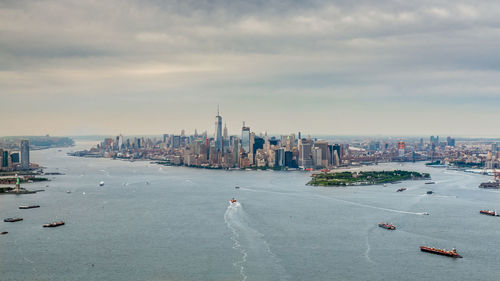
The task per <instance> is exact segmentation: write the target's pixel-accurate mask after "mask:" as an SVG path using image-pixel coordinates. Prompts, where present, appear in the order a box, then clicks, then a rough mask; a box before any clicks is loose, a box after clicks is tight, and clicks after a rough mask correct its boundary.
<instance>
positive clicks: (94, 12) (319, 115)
mask: <svg viewBox="0 0 500 281" xmlns="http://www.w3.org/2000/svg"><path fill="white" fill-rule="evenodd" d="M499 49H500V2H498V1H488V0H485V1H444V0H441V1H426V0H422V1H399V0H398V1H391V0H379V1H352V0H350V1H347V0H346V1H319V0H318V1H303V0H300V1H292V0H290V1H286V0H276V1H273V0H271V1H250V0H245V1H243V0H215V1H208V0H205V1H201V0H200V1H190V0H180V1H153V0H137V1H134V0H120V1H115V0H106V1H82V0H64V1H62V0H61V1H59V0H48V1H44V0H39V1H22V0H12V1H6V0H0V135H4V136H6V135H45V134H50V135H87V134H120V133H122V134H124V135H132V134H162V133H180V131H181V130H182V129H185V130H186V133H192V132H194V129H197V130H198V132H202V131H205V130H206V131H208V133H209V134H210V133H211V134H213V132H214V127H215V125H214V122H215V115H216V113H217V105H220V113H221V115H222V117H223V122H224V123H227V127H228V129H229V133H231V134H238V133H239V131H240V129H241V126H242V121H246V124H247V126H250V127H251V129H252V130H253V131H255V132H265V131H267V132H269V133H274V134H285V133H296V132H298V131H301V132H302V133H303V134H311V135H314V134H323V135H372V134H373V135H435V134H439V135H452V136H492V137H498V136H500V126H498V123H499V122H498V121H499V120H500V110H499V109H500V52H499Z"/></svg>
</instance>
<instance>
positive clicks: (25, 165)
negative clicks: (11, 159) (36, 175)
mask: <svg viewBox="0 0 500 281" xmlns="http://www.w3.org/2000/svg"><path fill="white" fill-rule="evenodd" d="M29 168H30V142H29V140H22V141H21V169H22V170H29Z"/></svg>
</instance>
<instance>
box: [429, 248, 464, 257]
mask: <svg viewBox="0 0 500 281" xmlns="http://www.w3.org/2000/svg"><path fill="white" fill-rule="evenodd" d="M420 251H422V252H428V253H432V254H437V255H443V256H447V257H452V258H461V257H462V256H461V255H459V254H458V253H457V250H456V249H455V248H453V249H452V250H451V251H446V250H443V249H436V248H431V247H426V246H420Z"/></svg>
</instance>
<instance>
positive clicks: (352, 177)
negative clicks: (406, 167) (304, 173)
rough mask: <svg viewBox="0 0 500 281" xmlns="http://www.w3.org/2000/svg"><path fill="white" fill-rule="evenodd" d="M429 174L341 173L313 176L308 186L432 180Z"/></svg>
mask: <svg viewBox="0 0 500 281" xmlns="http://www.w3.org/2000/svg"><path fill="white" fill-rule="evenodd" d="M430 178H431V176H430V175H429V174H428V173H418V172H410V171H401V170H394V171H366V172H339V173H321V174H313V175H312V179H311V181H310V182H308V183H307V184H308V185H314V186H349V185H374V184H384V183H394V182H399V181H404V180H425V179H430Z"/></svg>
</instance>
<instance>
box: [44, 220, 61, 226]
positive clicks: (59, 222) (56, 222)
mask: <svg viewBox="0 0 500 281" xmlns="http://www.w3.org/2000/svg"><path fill="white" fill-rule="evenodd" d="M61 225H64V222H63V221H55V222H53V223H46V224H44V225H43V227H58V226H61Z"/></svg>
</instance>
